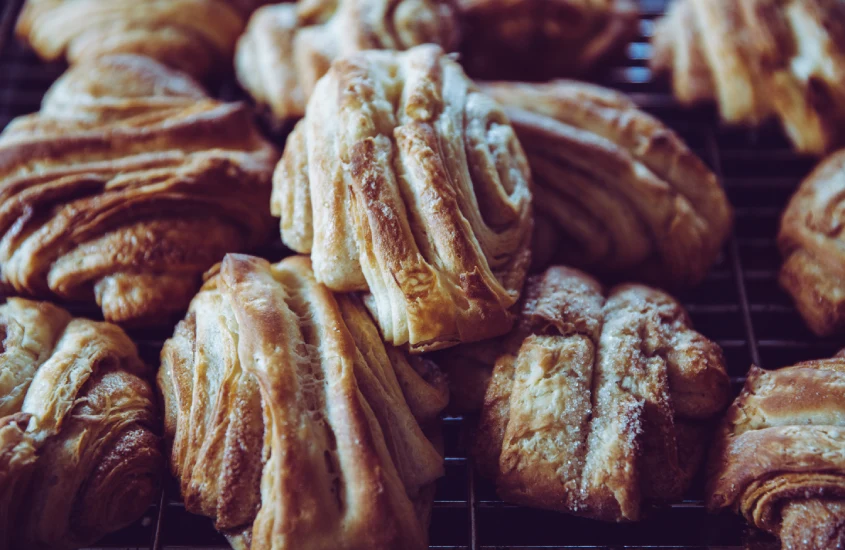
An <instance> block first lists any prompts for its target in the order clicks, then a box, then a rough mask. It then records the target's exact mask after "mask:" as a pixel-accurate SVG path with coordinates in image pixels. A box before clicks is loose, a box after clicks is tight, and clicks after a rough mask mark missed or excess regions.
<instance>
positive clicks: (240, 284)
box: [158, 254, 448, 550]
mask: <svg viewBox="0 0 845 550" xmlns="http://www.w3.org/2000/svg"><path fill="white" fill-rule="evenodd" d="M409 361H411V362H409ZM158 384H159V388H160V389H161V392H162V394H163V396H164V405H165V431H166V434H167V437H168V438H169V439H170V441H171V445H172V454H171V465H172V468H173V472H174V474H175V475H176V477H177V478H178V479H179V480H180V483H181V488H182V496H183V497H184V500H185V505H186V507H187V509H188V510H189V511H191V512H195V513H199V514H203V515H206V516H209V517H212V518H214V520H215V523H216V526H217V528H218V529H219V530H220V531H222V532H223V533H224V534H226V535H227V536H228V537H229V540H230V542H231V543H232V545H233V546H234V547H235V548H237V549H241V548H252V549H253V550H286V549H297V550H299V549H305V548H307V549H309V550H321V549H325V550H335V549H339V550H379V549H382V550H388V549H389V550H393V549H398V548H402V549H408V550H414V549H424V548H427V547H428V546H427V543H426V540H427V535H426V531H427V517H428V509H430V507H431V499H432V497H433V493H432V487H433V486H432V484H433V482H434V481H435V480H436V479H437V478H439V477H440V476H442V475H443V459H442V458H441V456H440V454H439V453H438V451H437V450H436V449H435V448H434V446H433V445H432V444H431V443H430V442H429V440H428V439H427V438H426V436H425V435H424V434H423V431H422V429H421V427H420V425H421V424H422V425H426V426H428V425H429V424H430V423H431V421H432V420H433V419H434V418H435V417H436V416H437V414H438V413H439V412H440V410H442V409H443V407H444V406H445V405H446V400H447V399H448V392H447V391H446V387H445V383H444V381H443V380H442V378H441V377H440V375H439V374H438V372H437V370H436V368H435V367H433V366H431V365H430V364H427V363H426V362H424V361H423V360H421V359H418V358H415V359H411V360H409V359H408V358H407V357H406V356H405V354H404V352H401V351H400V350H398V349H395V348H393V347H392V346H390V345H385V344H383V343H382V341H381V338H380V337H379V334H378V330H377V329H376V327H375V325H374V324H373V322H372V320H371V318H370V317H369V314H368V313H367V311H366V309H365V308H364V306H363V305H362V304H361V302H360V300H359V299H358V298H357V297H355V296H353V295H337V296H335V295H333V294H332V293H331V292H330V291H329V290H328V289H327V288H326V287H325V286H323V285H321V284H319V283H318V282H317V281H316V279H315V278H314V273H313V271H312V269H311V262H310V260H309V259H308V258H305V257H302V256H296V257H291V258H288V259H285V260H283V261H282V262H281V263H278V264H275V265H271V264H269V263H268V262H267V261H265V260H262V259H259V258H255V257H251V256H245V255H239V254H229V255H227V256H226V257H225V258H224V260H223V262H222V264H221V265H220V267H219V273H217V274H214V275H213V276H212V277H211V278H210V279H209V280H208V281H207V282H206V284H205V286H204V287H203V289H202V291H201V292H200V293H199V294H198V295H197V297H196V298H194V301H193V302H192V303H191V309H190V311H189V312H188V316H187V317H186V318H185V320H184V321H182V322H181V323H179V325H178V326H177V328H176V333H175V334H174V336H173V338H171V339H170V340H168V341H167V343H165V346H164V350H163V351H162V368H161V370H160V371H159V375H158Z"/></svg>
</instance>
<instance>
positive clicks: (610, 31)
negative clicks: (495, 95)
mask: <svg viewBox="0 0 845 550" xmlns="http://www.w3.org/2000/svg"><path fill="white" fill-rule="evenodd" d="M457 6H458V11H459V13H460V15H461V22H462V24H463V34H462V36H463V40H462V44H461V50H460V51H461V63H462V64H463V65H464V67H465V68H466V70H467V73H468V74H469V75H470V76H472V77H473V78H483V79H488V80H489V79H508V80H547V79H550V78H559V77H564V76H576V75H582V74H584V73H587V72H589V71H591V70H592V69H595V68H596V67H598V66H599V65H600V64H601V63H603V62H607V61H608V60H609V59H610V58H612V57H613V56H614V55H615V54H618V53H620V52H621V51H622V49H623V48H624V46H625V45H627V44H628V42H630V41H631V40H632V39H633V38H634V37H636V36H637V29H638V25H639V12H638V9H637V3H636V2H635V1H633V0H457Z"/></svg>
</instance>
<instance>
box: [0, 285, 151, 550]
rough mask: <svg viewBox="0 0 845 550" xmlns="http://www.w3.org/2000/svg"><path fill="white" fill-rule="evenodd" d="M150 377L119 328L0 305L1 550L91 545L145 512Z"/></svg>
mask: <svg viewBox="0 0 845 550" xmlns="http://www.w3.org/2000/svg"><path fill="white" fill-rule="evenodd" d="M151 375H152V373H151V372H150V370H149V369H148V368H147V367H146V366H145V365H144V363H143V362H142V361H141V359H140V358H139V357H138V352H137V350H136V349H135V345H134V344H133V343H132V341H131V340H129V338H128V337H127V336H126V334H124V332H123V331H122V330H121V329H120V328H119V327H117V326H115V325H111V324H108V323H96V322H94V321H89V320H87V319H72V318H71V316H70V314H68V312H66V311H65V310H63V309H61V308H58V307H56V306H54V305H51V304H48V303H46V302H31V301H29V300H24V299H20V298H9V300H8V301H7V302H6V303H5V304H3V305H0V549H2V550H7V549H8V550H12V549H21V548H26V549H28V550H38V549H48V548H49V549H50V550H63V549H72V548H80V547H83V546H88V545H90V544H91V543H93V542H95V541H97V540H98V539H100V538H102V537H103V536H104V535H106V534H107V533H110V532H112V531H116V530H118V529H120V528H122V527H124V526H126V525H128V524H130V523H132V522H133V521H135V520H136V519H138V518H139V517H140V516H141V515H142V514H143V513H144V511H146V509H147V508H148V507H149V506H150V505H151V504H152V501H153V498H154V497H155V495H156V492H157V490H158V485H159V478H160V474H161V467H162V457H161V452H160V450H159V438H158V436H157V435H156V434H155V432H154V426H155V425H156V420H157V412H156V410H155V401H154V395H153V390H152V387H151V386H150V384H149V383H148V381H147V378H148V377H151Z"/></svg>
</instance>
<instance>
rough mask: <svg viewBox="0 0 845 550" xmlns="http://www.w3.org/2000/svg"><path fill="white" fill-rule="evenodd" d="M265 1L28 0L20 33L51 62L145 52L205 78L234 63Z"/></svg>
mask: <svg viewBox="0 0 845 550" xmlns="http://www.w3.org/2000/svg"><path fill="white" fill-rule="evenodd" d="M267 1H268V0H27V1H26V4H25V5H24V9H23V12H22V13H21V16H20V19H19V20H18V27H17V34H18V37H19V38H20V39H21V40H23V41H25V42H27V43H28V44H29V45H30V46H32V48H34V49H35V51H36V52H37V53H38V55H40V56H41V57H42V58H44V59H47V60H50V61H52V60H56V59H59V58H61V57H64V56H67V59H68V61H69V62H70V63H78V62H81V61H91V60H92V59H94V58H98V57H103V56H106V55H114V54H135V55H145V56H149V57H152V58H153V59H156V60H158V61H161V62H162V63H164V64H166V65H169V66H171V67H174V68H176V69H180V70H182V71H185V72H187V73H190V74H191V75H193V76H195V77H203V76H205V75H207V74H208V73H212V72H221V68H222V67H229V66H230V63H231V60H232V54H233V51H234V47H235V41H236V40H237V38H238V36H240V34H241V32H242V31H243V29H244V27H245V26H246V22H247V18H248V17H249V14H250V13H252V11H253V10H254V9H256V8H257V7H258V6H260V5H262V4H266V3H267ZM226 70H228V69H224V71H223V72H225V71H226Z"/></svg>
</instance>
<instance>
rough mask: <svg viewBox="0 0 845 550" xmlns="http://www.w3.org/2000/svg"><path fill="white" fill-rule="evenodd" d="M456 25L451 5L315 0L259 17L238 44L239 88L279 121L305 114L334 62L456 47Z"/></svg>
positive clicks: (438, 0) (423, 0)
mask: <svg viewBox="0 0 845 550" xmlns="http://www.w3.org/2000/svg"><path fill="white" fill-rule="evenodd" d="M457 38H458V22H457V16H456V14H455V10H454V8H453V7H452V5H451V3H450V2H448V1H445V0H395V1H388V0H334V1H332V0H325V1H323V0H312V1H307V2H298V3H296V4H276V5H272V6H266V7H263V8H261V9H260V10H258V11H257V12H255V14H254V15H253V16H252V18H251V19H250V21H249V25H248V26H247V30H246V32H245V33H244V35H243V36H242V37H241V39H240V41H239V42H238V48H237V54H236V62H235V68H236V70H237V74H238V80H240V82H241V85H242V86H243V87H244V88H245V89H246V90H247V91H248V92H249V93H250V95H252V97H253V98H254V99H255V101H256V102H257V103H258V104H260V105H262V106H264V107H266V108H267V109H268V110H269V111H270V113H271V114H272V118H273V119H274V121H275V122H276V123H277V124H280V123H282V122H285V121H286V120H290V119H292V118H299V117H301V116H302V115H304V114H305V106H306V104H307V102H308V98H309V97H311V94H312V93H313V91H314V86H315V85H316V84H317V81H318V80H319V79H320V77H322V76H323V75H324V74H325V73H326V72H327V71H328V70H329V67H330V66H331V63H332V61H334V60H335V59H337V58H340V57H345V56H348V55H350V54H353V53H355V52H359V51H362V50H407V49H409V48H411V47H413V46H417V45H420V44H427V43H432V44H438V45H440V46H442V47H443V48H444V49H445V50H446V51H452V50H453V49H454V48H455V47H456V46H457Z"/></svg>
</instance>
